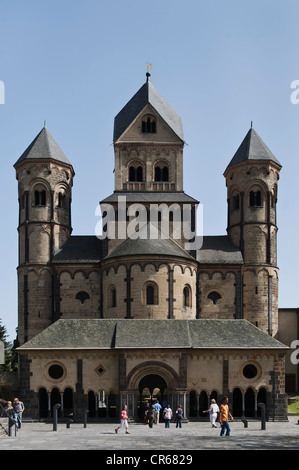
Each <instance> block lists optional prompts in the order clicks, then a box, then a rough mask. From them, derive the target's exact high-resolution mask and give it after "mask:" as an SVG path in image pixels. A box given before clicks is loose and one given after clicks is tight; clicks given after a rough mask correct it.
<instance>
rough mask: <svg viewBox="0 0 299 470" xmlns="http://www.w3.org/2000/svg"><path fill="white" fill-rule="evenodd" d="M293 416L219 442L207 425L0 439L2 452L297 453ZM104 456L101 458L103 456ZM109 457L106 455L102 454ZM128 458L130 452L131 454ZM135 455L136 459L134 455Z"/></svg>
mask: <svg viewBox="0 0 299 470" xmlns="http://www.w3.org/2000/svg"><path fill="white" fill-rule="evenodd" d="M298 419H299V417H298V416H289V421H288V422H281V423H280V422H274V423H273V422H267V423H266V429H264V430H263V429H261V423H260V422H259V421H249V422H248V427H247V428H245V427H244V424H243V423H242V421H233V422H231V436H230V437H225V436H224V437H220V435H219V434H220V430H219V428H217V429H212V428H211V427H210V425H209V423H208V422H199V423H186V424H183V427H182V429H179V428H178V429H177V428H176V427H175V424H173V423H171V425H170V428H169V429H165V427H164V423H160V424H158V425H155V426H154V427H153V428H152V429H150V428H149V427H148V426H147V425H144V424H135V423H134V424H130V425H129V432H130V434H125V431H124V429H121V430H120V431H119V432H118V433H117V434H116V433H115V427H116V424H113V423H110V424H107V423H105V424H90V423H87V427H86V428H84V426H83V423H82V424H80V423H79V424H78V423H72V424H71V425H70V428H67V426H66V424H65V423H58V426H57V430H56V431H53V424H50V423H47V424H46V423H29V422H24V423H23V426H22V429H21V430H20V431H18V432H17V435H16V436H15V434H14V433H13V435H12V436H11V437H9V436H7V435H1V436H0V451H2V450H103V451H112V453H111V455H113V454H115V453H116V455H117V452H118V451H119V452H120V451H124V450H125V451H134V450H137V451H142V452H143V451H150V452H153V451H163V452H164V451H172V452H173V451H179V450H180V451H184V452H185V453H186V451H196V450H213V449H214V450H215V449H217V450H221V449H225V450H273V449H275V450H281V449H282V450H299V425H298ZM105 454H106V453H105ZM108 455H109V454H108ZM132 455H134V452H132ZM139 455H140V453H139ZM144 455H146V454H144Z"/></svg>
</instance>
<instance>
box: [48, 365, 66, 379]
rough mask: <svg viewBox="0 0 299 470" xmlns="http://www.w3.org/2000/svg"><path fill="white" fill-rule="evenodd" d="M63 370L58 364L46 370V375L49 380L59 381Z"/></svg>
mask: <svg viewBox="0 0 299 470" xmlns="http://www.w3.org/2000/svg"><path fill="white" fill-rule="evenodd" d="M63 373H64V371H63V368H62V367H61V366H60V365H59V364H53V365H52V366H50V367H49V369H48V374H49V376H50V377H51V379H55V380H58V379H61V377H62V376H63Z"/></svg>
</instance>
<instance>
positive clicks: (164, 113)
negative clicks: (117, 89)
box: [113, 74, 184, 142]
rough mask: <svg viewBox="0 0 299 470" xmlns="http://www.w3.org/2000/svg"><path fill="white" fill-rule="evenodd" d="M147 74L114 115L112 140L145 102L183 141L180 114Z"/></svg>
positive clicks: (139, 110) (140, 109)
mask: <svg viewBox="0 0 299 470" xmlns="http://www.w3.org/2000/svg"><path fill="white" fill-rule="evenodd" d="M149 75H150V74H147V81H146V82H145V84H144V85H142V87H141V88H140V89H139V90H138V91H137V93H136V94H135V95H134V96H133V98H131V99H130V101H129V102H128V103H127V104H126V105H125V106H124V107H123V109H122V110H121V111H120V112H119V113H118V114H117V116H116V117H115V119H114V134H113V141H114V142H116V141H117V140H118V139H119V137H120V136H121V135H122V134H123V132H124V131H125V130H126V129H127V128H128V126H129V125H130V124H131V122H132V121H133V120H134V119H135V118H136V117H137V116H138V114H139V113H140V112H141V111H142V109H143V108H144V107H145V106H146V105H147V104H150V105H152V106H153V108H154V109H155V110H156V111H157V113H158V114H159V115H160V116H161V118H162V119H163V120H164V121H165V122H166V124H168V126H169V127H170V128H171V129H172V130H173V132H174V133H175V134H176V135H177V136H178V137H179V138H180V139H181V140H182V141H184V133H183V126H182V120H181V118H180V116H178V114H177V113H176V112H175V111H174V110H173V109H172V107H171V106H170V105H169V104H168V103H167V101H166V100H165V98H163V96H162V95H161V94H160V93H159V92H158V91H157V90H156V88H155V87H154V86H153V85H152V83H151V82H150V81H149Z"/></svg>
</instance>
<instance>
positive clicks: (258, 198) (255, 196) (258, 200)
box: [249, 191, 262, 207]
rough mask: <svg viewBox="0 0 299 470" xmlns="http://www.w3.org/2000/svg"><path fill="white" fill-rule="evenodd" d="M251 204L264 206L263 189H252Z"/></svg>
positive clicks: (250, 194)
mask: <svg viewBox="0 0 299 470" xmlns="http://www.w3.org/2000/svg"><path fill="white" fill-rule="evenodd" d="M249 206H250V207H262V193H261V191H250V193H249Z"/></svg>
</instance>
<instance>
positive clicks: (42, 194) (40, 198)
mask: <svg viewBox="0 0 299 470" xmlns="http://www.w3.org/2000/svg"><path fill="white" fill-rule="evenodd" d="M34 205H35V206H45V205H46V191H45V190H44V189H42V190H37V189H36V190H35V191H34Z"/></svg>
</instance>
